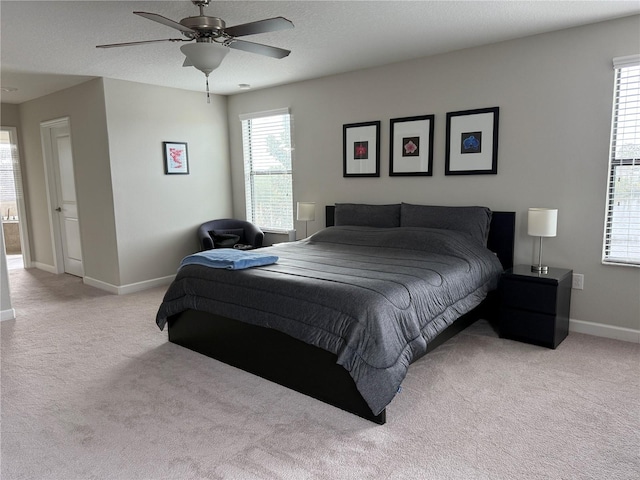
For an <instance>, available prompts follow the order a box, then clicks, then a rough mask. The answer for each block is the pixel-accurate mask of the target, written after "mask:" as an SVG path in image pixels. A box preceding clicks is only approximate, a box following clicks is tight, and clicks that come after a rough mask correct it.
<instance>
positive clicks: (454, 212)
mask: <svg viewBox="0 0 640 480" xmlns="http://www.w3.org/2000/svg"><path fill="white" fill-rule="evenodd" d="M400 211H401V213H400V226H402V227H427V228H444V229H447V230H457V231H460V232H465V233H467V234H469V235H471V236H472V237H473V238H475V239H477V240H478V241H479V242H480V243H482V244H483V245H486V244H487V238H488V237H489V225H490V224H491V210H489V209H488V208H487V207H442V206H434V205H412V204H410V203H403V204H402V206H401V210H400Z"/></svg>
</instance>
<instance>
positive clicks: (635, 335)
mask: <svg viewBox="0 0 640 480" xmlns="http://www.w3.org/2000/svg"><path fill="white" fill-rule="evenodd" d="M569 331H570V332H576V333H586V334H587V335H594V336H596V337H604V338H612V339H614V340H623V341H625V342H633V343H640V330H634V329H632V328H624V327H616V326H613V325H604V324H602V323H594V322H585V321H584V320H575V319H573V318H571V319H569Z"/></svg>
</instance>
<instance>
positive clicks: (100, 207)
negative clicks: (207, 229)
mask: <svg viewBox="0 0 640 480" xmlns="http://www.w3.org/2000/svg"><path fill="white" fill-rule="evenodd" d="M5 109H6V111H7V112H9V111H10V109H9V106H6V105H3V114H4V112H5ZM18 110H19V125H18V126H19V137H20V138H21V139H22V144H23V148H22V161H23V173H24V175H25V182H26V184H27V193H28V195H27V201H28V207H27V209H28V217H29V227H30V233H31V253H32V260H33V261H34V262H35V264H36V266H38V265H39V266H47V265H49V266H51V265H53V257H54V255H53V247H52V240H51V233H50V231H51V226H50V222H49V215H48V206H47V196H46V178H45V170H44V160H43V156H42V145H41V140H40V123H41V122H43V121H46V120H52V119H55V118H60V117H69V118H70V124H71V138H72V148H73V155H74V170H75V172H74V173H75V178H76V191H77V198H78V206H79V216H80V225H81V231H80V233H81V238H82V250H83V261H84V270H85V275H86V277H88V278H90V279H91V280H95V281H97V283H98V284H100V283H102V284H105V286H106V287H121V286H127V285H131V284H137V283H140V282H147V281H154V280H156V279H162V278H165V277H169V276H171V275H173V274H175V272H176V267H177V265H178V263H179V260H180V259H181V258H182V257H183V256H184V255H186V254H188V253H191V252H193V251H194V250H195V249H196V248H197V242H196V236H195V231H196V228H197V226H198V225H199V224H200V223H202V222H204V221H207V220H210V219H212V218H216V217H226V216H230V215H231V187H230V182H229V160H228V144H227V138H228V134H227V124H226V98H225V97H220V96H215V95H213V96H212V103H211V104H207V103H206V97H205V95H204V93H198V92H191V91H186V90H177V89H170V88H164V87H152V86H149V85H143V84H137V83H133V82H124V81H119V80H110V79H96V80H92V81H89V82H86V83H83V84H81V85H78V86H76V87H72V88H69V89H66V90H63V91H60V92H57V93H54V94H51V95H47V96H45V97H42V98H38V99H36V100H32V101H30V102H25V103H23V104H20V105H19V106H18ZM163 141H184V142H187V143H188V144H189V154H190V171H191V173H190V175H183V176H172V175H164V167H163V156H162V155H163V154H162V142H163ZM95 283H96V282H94V283H93V284H95Z"/></svg>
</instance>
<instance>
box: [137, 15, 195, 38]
mask: <svg viewBox="0 0 640 480" xmlns="http://www.w3.org/2000/svg"><path fill="white" fill-rule="evenodd" d="M133 13H134V14H135V15H140V16H141V17H144V18H147V19H149V20H153V21H154V22H158V23H161V24H163V25H166V26H167V27H171V28H175V29H176V30H180V31H181V32H184V33H196V31H195V30H193V29H192V28H189V27H185V26H184V25H182V24H181V23H178V22H176V21H174V20H171V19H170V18H167V17H163V16H162V15H158V14H157V13H147V12H133Z"/></svg>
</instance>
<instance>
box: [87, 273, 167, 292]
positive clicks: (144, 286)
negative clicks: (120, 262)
mask: <svg viewBox="0 0 640 480" xmlns="http://www.w3.org/2000/svg"><path fill="white" fill-rule="evenodd" d="M174 278H176V276H175V275H169V276H166V277H160V278H152V279H151V280H144V281H142V282H136V283H129V284H128V285H121V286H118V285H113V284H111V283H107V282H103V281H101V280H96V279H95V278H91V277H84V278H83V279H82V281H83V282H84V283H85V284H86V285H89V286H91V287H95V288H99V289H100V290H104V291H106V292H109V293H113V294H115V295H126V294H128V293H135V292H141V291H143V290H148V289H150V288H155V287H160V286H163V285H169V284H170V283H171V282H172V281H173V279H174Z"/></svg>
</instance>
